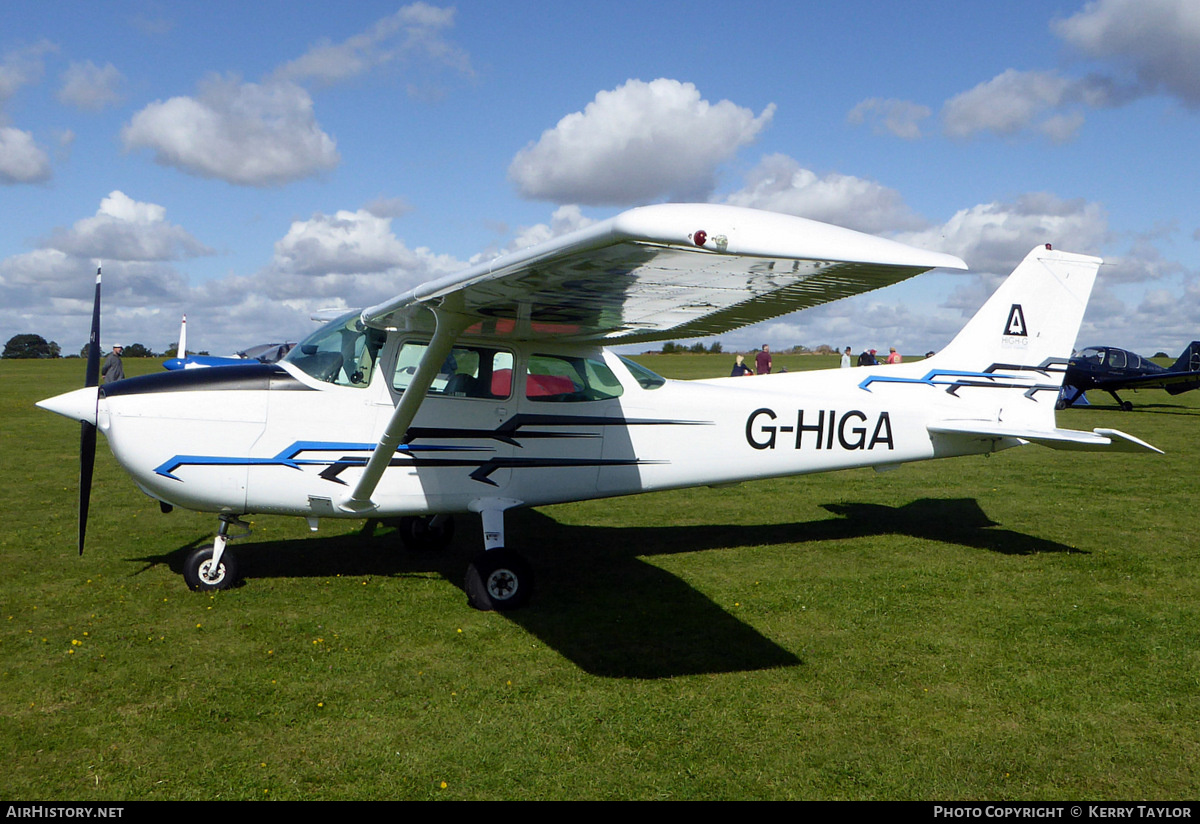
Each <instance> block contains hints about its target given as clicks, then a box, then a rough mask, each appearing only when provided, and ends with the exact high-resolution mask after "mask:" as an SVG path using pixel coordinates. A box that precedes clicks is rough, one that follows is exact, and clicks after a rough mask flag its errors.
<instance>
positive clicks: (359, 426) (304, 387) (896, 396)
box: [39, 204, 1158, 609]
mask: <svg viewBox="0 0 1200 824" xmlns="http://www.w3.org/2000/svg"><path fill="white" fill-rule="evenodd" d="M1099 266H1100V260H1099V259H1098V258H1094V257H1086V256H1083V255H1077V254H1069V253H1066V252H1060V251H1054V250H1051V249H1050V247H1049V246H1045V247H1038V248H1036V249H1034V250H1033V251H1032V252H1030V253H1029V255H1028V257H1026V258H1025V260H1024V261H1023V262H1022V263H1021V264H1020V265H1019V266H1018V267H1017V269H1016V270H1015V271H1014V272H1013V273H1012V274H1011V275H1010V276H1009V277H1008V279H1007V280H1006V281H1005V282H1004V283H1003V284H1002V285H1001V286H1000V288H999V289H998V290H997V292H996V293H995V294H994V295H993V296H992V297H991V299H990V300H988V301H987V303H985V304H984V306H983V307H982V308H981V309H980V310H979V312H978V313H977V314H976V315H975V317H974V318H973V319H972V320H970V321H969V322H968V324H967V325H966V327H965V328H964V329H963V330H962V332H960V333H959V335H958V336H957V337H956V338H955V339H954V340H953V341H952V342H951V343H950V344H949V345H948V346H946V347H945V348H944V349H943V350H942V351H941V352H939V353H938V354H937V355H935V356H933V357H932V358H929V359H927V360H923V361H919V362H913V363H906V364H900V365H890V366H878V367H863V368H853V369H832V370H827V371H818V372H801V373H790V374H786V373H785V374H773V375H769V376H764V377H757V378H755V379H753V380H746V379H742V378H721V379H715V380H704V381H687V382H682V381H671V380H665V379H663V378H661V377H659V376H657V375H655V374H653V373H652V372H650V371H648V370H647V369H645V368H643V367H641V366H639V365H637V364H635V363H633V362H631V361H628V360H626V359H624V358H621V357H619V356H617V355H616V354H614V353H612V352H610V351H608V350H606V349H605V346H606V345H611V344H623V343H630V342H642V341H654V340H667V339H673V338H690V337H702V336H707V335H712V334H716V333H719V332H723V331H727V330H730V329H734V328H737V327H741V326H745V325H747V324H751V323H755V322H758V321H762V320H765V319H768V318H773V317H777V316H780V315H783V314H786V313H789V312H793V311H796V310H798V309H804V308H807V307H811V306H816V305H818V304H821V303H825V302H828V301H831V300H836V299H838V298H843V297H846V296H848V295H853V294H858V293H860V292H865V291H868V290H871V289H877V288H879V287H882V286H887V285H889V284H892V283H895V282H897V281H900V280H903V279H905V278H909V277H912V276H914V275H917V274H919V273H921V272H924V271H926V270H929V269H932V268H935V267H944V268H951V269H964V268H966V267H965V265H964V264H963V262H962V261H961V260H959V259H958V258H956V257H953V256H950V255H946V254H941V253H936V252H928V251H923V250H920V249H915V248H912V247H910V246H906V245H903V244H900V243H896V242H893V241H889V240H884V239H881V238H877V237H872V236H869V235H864V234H861V233H858V232H853V231H850V230H847V229H842V228H838V227H834V226H829V225H827V224H822V223H816V222H814V221H810V220H805V219H802V218H798V217H791V216H786V215H780V214H774V213H769V212H761V211H755V210H749V209H741V208H734V207H729V206H718V205H708V204H669V205H659V206H649V207H644V208H640V209H634V210H631V211H628V212H625V213H623V214H620V215H618V216H617V217H615V218H612V219H610V220H607V221H604V222H602V223H598V224H596V225H593V226H591V227H589V228H587V229H584V230H582V231H579V232H576V233H574V234H571V235H568V236H565V237H561V238H558V239H556V240H553V241H550V242H548V243H545V244H542V245H540V246H536V247H533V248H531V249H528V250H526V251H522V252H517V253H514V254H509V255H505V256H502V257H499V258H497V259H495V260H493V261H491V262H488V263H485V264H481V265H478V266H475V267H472V268H470V269H468V270H466V271H464V272H462V273H459V274H456V275H453V276H449V277H445V278H441V279H439V280H435V281H431V282H428V283H424V284H422V285H420V286H418V287H416V288H415V289H412V290H410V291H407V292H405V293H403V294H401V295H398V296H397V297H395V298H393V299H392V300H389V301H387V302H385V303H381V304H379V305H377V306H372V307H370V308H368V309H365V310H362V311H355V312H352V313H350V314H348V315H345V316H344V317H341V318H339V319H337V320H334V321H332V322H331V323H329V324H328V325H326V326H325V327H324V328H322V329H320V330H319V331H317V332H316V333H315V334H313V335H312V336H310V337H309V338H308V339H307V340H305V341H303V342H302V343H301V344H300V345H299V346H297V347H296V348H295V349H294V350H293V351H292V352H291V353H290V354H289V355H288V357H287V358H286V359H285V360H284V361H282V362H281V363H279V364H250V365H246V366H229V367H224V368H221V369H199V370H188V371H177V372H164V373H159V374H154V375H147V376H144V377H139V378H131V379H128V380H124V381H119V382H117V383H114V384H111V385H106V386H104V387H96V386H95V383H96V381H95V378H94V376H93V375H91V374H89V377H88V383H89V385H88V387H87V388H84V389H80V390H77V391H75V392H71V393H67V394H65V395H60V396H58V397H55V398H50V399H48V400H45V401H42V402H41V403H40V404H39V406H42V407H44V408H46V409H49V410H51V411H54V412H57V413H59V414H62V415H64V416H67V417H70V418H73V419H75V420H79V421H82V422H83V433H84V435H83V451H84V470H85V471H84V473H83V483H82V485H81V487H82V488H81V522H80V548H81V551H82V543H83V530H84V524H85V523H86V507H87V493H88V489H87V487H88V486H89V485H90V480H89V476H90V472H91V469H90V465H91V456H90V455H89V454H88V450H89V448H94V444H95V430H96V428H98V429H99V430H100V431H102V432H103V433H104V434H105V435H106V436H107V438H108V442H109V445H110V447H111V448H112V451H113V454H114V455H115V456H116V458H117V460H118V461H119V462H120V463H121V465H122V466H123V467H124V468H125V469H126V470H127V471H128V472H129V473H130V474H131V475H132V476H133V478H134V481H135V482H136V483H137V485H138V486H139V487H140V488H141V489H142V490H143V491H144V492H146V493H147V494H148V495H150V496H151V497H153V498H156V499H158V500H159V501H160V502H162V504H163V505H164V509H167V508H169V507H170V506H182V507H186V508H189V509H195V510H200V511H207V512H214V513H217V514H218V516H219V519H220V529H219V531H218V534H217V537H216V541H215V543H214V545H213V546H212V547H206V548H203V549H199V550H196V551H194V552H193V553H192V554H191V556H190V557H189V558H188V560H187V563H186V566H185V572H184V576H185V578H186V580H187V582H188V584H189V585H190V586H191V587H192V588H193V589H221V588H226V587H228V586H230V585H232V584H233V583H234V582H235V580H236V578H237V570H236V562H235V558H234V555H233V553H232V552H231V551H230V550H229V549H228V547H227V543H226V542H227V539H228V538H229V537H230V536H229V534H228V529H229V527H230V525H231V524H236V525H241V526H245V524H244V523H243V522H241V521H240V520H239V519H240V518H241V517H242V516H244V515H247V514H249V513H270V514H279V515H298V516H301V517H304V518H307V519H308V520H309V523H310V525H311V526H312V527H313V528H315V527H316V524H317V522H318V521H319V520H320V519H321V518H364V517H373V518H389V517H398V518H402V519H403V520H402V522H401V524H402V530H403V534H404V536H405V539H406V541H407V542H409V543H413V544H433V545H436V544H439V543H443V542H446V541H448V540H449V538H450V535H451V534H452V525H453V521H452V520H451V516H452V515H456V514H460V513H467V512H473V513H477V514H478V515H479V516H480V517H481V518H482V519H483V534H484V549H483V551H481V552H479V554H478V555H477V556H476V557H475V559H474V560H473V561H472V562H471V564H470V566H469V568H468V574H467V587H466V589H467V594H468V597H469V599H470V602H471V603H472V604H473V605H474V606H476V607H478V608H480V609H508V608H513V607H517V606H519V605H521V604H522V603H524V602H525V601H526V600H527V599H528V597H529V593H530V591H531V586H532V572H531V570H530V568H529V565H528V564H527V563H526V562H525V561H524V560H523V559H522V558H521V556H520V555H519V554H517V553H516V552H515V551H514V550H513V549H511V548H510V547H509V545H508V543H509V542H508V540H507V536H506V535H505V530H504V513H505V512H506V511H507V510H509V509H512V508H514V507H521V506H539V505H543V504H551V503H559V502H563V501H574V500H582V499H588V498H597V497H608V496H617V495H630V494H634V493H638V492H647V491H650V490H658V489H671V488H679V487H690V486H698V485H709V484H723V483H731V482H736V481H746V480H753V479H757V478H769V477H774V476H782V475H796V474H803V473H813V472H826V471H830V470H835V469H848V468H852V467H862V466H890V465H897V464H902V463H906V462H909V461H921V460H927V459H930V458H946V457H952V456H958V455H970V454H978V453H986V452H993V451H996V450H1000V449H1006V448H1009V447H1013V446H1018V445H1021V444H1025V443H1037V444H1041V445H1043V446H1049V447H1052V448H1055V449H1074V450H1081V449H1108V450H1115V451H1158V450H1155V449H1154V447H1152V446H1149V445H1148V444H1146V443H1143V442H1142V441H1140V440H1138V439H1136V438H1133V437H1131V436H1129V435H1125V434H1123V433H1121V432H1118V431H1115V430H1109V429H1096V430H1094V431H1091V432H1079V431H1073V430H1064V429H1058V428H1057V427H1056V424H1055V401H1056V400H1057V398H1058V392H1059V388H1060V385H1061V383H1062V377H1063V373H1064V370H1065V369H1066V365H1067V362H1068V359H1069V358H1070V356H1071V349H1072V345H1073V343H1074V341H1075V336H1076V333H1077V331H1078V328H1079V324H1080V321H1081V319H1082V317H1083V312H1084V309H1085V307H1086V305H1087V301H1088V296H1089V294H1090V293H1091V289H1092V284H1093V282H1094V280H1095V277H1096V272H1097V270H1098V269H1099ZM98 295H99V282H97V317H98V306H99V299H98ZM96 323H98V321H95V320H94V325H93V330H94V334H96V335H97V336H98V331H97V327H96ZM95 340H96V339H93V346H92V349H91V351H93V352H97V351H98V347H97V346H96V345H95ZM89 372H91V365H89ZM89 430H90V441H91V447H89V445H88V441H89Z"/></svg>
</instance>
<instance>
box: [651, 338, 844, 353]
mask: <svg viewBox="0 0 1200 824" xmlns="http://www.w3.org/2000/svg"><path fill="white" fill-rule="evenodd" d="M724 351H725V350H724V349H722V348H721V342H720V341H717V342H716V343H713V344H711V345H709V346H705V345H704V344H703V343H693V344H692V345H691V346H688V345H686V344H682V343H675V341H668V342H667V343H664V344H663V345H662V353H663V354H664V355H682V354H685V353H690V354H693V355H703V354H705V353H707V354H710V355H719V354H721V353H722V352H724ZM786 351H787V352H789V353H790V354H793V355H835V354H837V353H838V352H839V351H841V350H839V349H838V348H837V347H836V346H830V345H829V344H828V343H822V344H821V345H820V346H818V347H816V348H814V349H810V348H808V347H807V346H804V345H803V344H799V343H798V344H796V345H795V346H793V347H792V348H791V349H789V350H786Z"/></svg>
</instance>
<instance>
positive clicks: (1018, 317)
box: [1004, 303, 1028, 338]
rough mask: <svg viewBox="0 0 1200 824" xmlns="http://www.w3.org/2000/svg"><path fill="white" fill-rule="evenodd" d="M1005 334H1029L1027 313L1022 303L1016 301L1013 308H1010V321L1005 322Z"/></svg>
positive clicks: (1025, 335)
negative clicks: (1026, 319) (1023, 309)
mask: <svg viewBox="0 0 1200 824" xmlns="http://www.w3.org/2000/svg"><path fill="white" fill-rule="evenodd" d="M1004 334H1005V335H1015V336H1017V337H1021V338H1024V337H1027V336H1028V335H1027V333H1026V331H1025V313H1024V312H1023V311H1022V310H1021V304H1019V303H1014V304H1013V305H1012V309H1009V310H1008V322H1007V323H1006V324H1004Z"/></svg>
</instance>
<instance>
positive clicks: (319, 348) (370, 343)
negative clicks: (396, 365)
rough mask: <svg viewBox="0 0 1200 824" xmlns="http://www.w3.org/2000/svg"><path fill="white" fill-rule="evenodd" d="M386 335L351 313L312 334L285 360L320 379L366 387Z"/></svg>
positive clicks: (338, 383) (340, 384) (289, 353)
mask: <svg viewBox="0 0 1200 824" xmlns="http://www.w3.org/2000/svg"><path fill="white" fill-rule="evenodd" d="M386 338H387V334H386V333H385V332H383V331H382V330H379V329H370V328H368V327H366V326H364V325H363V323H362V320H361V319H360V318H359V313H358V312H357V311H355V312H349V313H347V314H345V315H342V316H341V317H340V318H338V319H337V320H334V321H331V322H329V323H327V324H326V325H325V326H322V327H321V328H320V329H318V330H317V331H316V332H314V333H313V334H311V335H309V336H308V337H307V338H305V339H304V340H303V341H301V342H300V343H299V344H298V345H296V346H295V347H293V348H292V351H290V352H288V354H287V357H286V358H284V360H286V361H287V362H288V363H291V364H292V365H293V366H295V367H297V368H298V369H301V370H303V371H304V372H306V373H307V374H309V375H311V376H312V377H314V378H316V379H317V380H319V381H325V382H326V383H334V384H337V385H339V386H353V387H364V386H366V385H367V384H369V383H370V382H371V375H372V374H373V373H374V371H375V361H376V360H377V359H378V357H379V350H380V349H381V348H382V347H383V344H384V341H385V340H386Z"/></svg>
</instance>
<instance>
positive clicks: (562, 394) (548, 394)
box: [525, 355, 624, 403]
mask: <svg viewBox="0 0 1200 824" xmlns="http://www.w3.org/2000/svg"><path fill="white" fill-rule="evenodd" d="M623 391H624V389H623V387H622V386H621V382H620V381H618V380H617V376H616V375H614V374H613V373H612V370H611V369H609V368H608V366H607V364H605V363H604V362H603V361H599V360H594V359H592V358H577V357H567V356H563V355H532V356H530V358H529V365H528V367H527V368H526V372H525V397H526V398H528V399H529V400H531V401H539V402H559V403H564V402H565V403H577V402H580V401H601V400H607V399H609V398H619V397H620V396H621V393H622V392H623Z"/></svg>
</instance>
